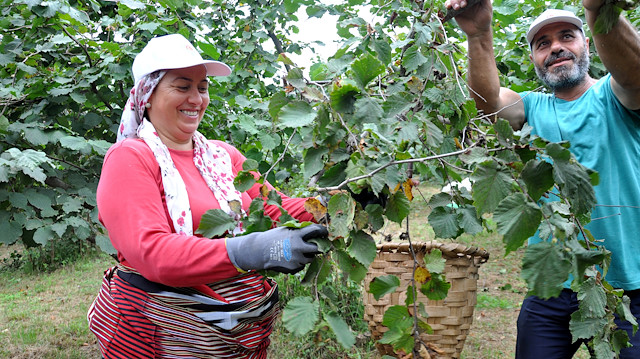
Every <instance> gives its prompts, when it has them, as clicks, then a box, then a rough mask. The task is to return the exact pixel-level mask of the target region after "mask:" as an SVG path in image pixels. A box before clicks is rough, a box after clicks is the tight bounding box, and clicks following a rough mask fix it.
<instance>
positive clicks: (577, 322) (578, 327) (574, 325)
mask: <svg viewBox="0 0 640 359" xmlns="http://www.w3.org/2000/svg"><path fill="white" fill-rule="evenodd" d="M606 325H607V319H606V318H590V317H588V316H584V315H583V313H582V310H576V311H575V312H573V314H571V320H570V321H569V330H570V331H571V337H572V340H573V341H576V340H578V339H590V338H593V337H594V336H595V335H596V334H598V333H599V332H600V331H601V330H602V328H604V327H605V326H606Z"/></svg>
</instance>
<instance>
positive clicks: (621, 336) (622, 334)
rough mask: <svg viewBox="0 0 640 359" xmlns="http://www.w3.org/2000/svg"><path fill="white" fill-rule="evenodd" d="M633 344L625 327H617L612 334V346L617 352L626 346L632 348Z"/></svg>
mask: <svg viewBox="0 0 640 359" xmlns="http://www.w3.org/2000/svg"><path fill="white" fill-rule="evenodd" d="M632 346H633V345H632V344H631V343H629V334H627V331H626V330H624V329H617V330H616V331H615V332H613V335H612V336H611V348H612V349H613V351H614V352H615V353H620V350H622V349H624V348H630V347H632Z"/></svg>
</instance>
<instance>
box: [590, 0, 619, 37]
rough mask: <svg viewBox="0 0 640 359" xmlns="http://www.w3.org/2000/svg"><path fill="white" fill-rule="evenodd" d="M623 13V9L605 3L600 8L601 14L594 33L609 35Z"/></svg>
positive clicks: (597, 19) (613, 4)
mask: <svg viewBox="0 0 640 359" xmlns="http://www.w3.org/2000/svg"><path fill="white" fill-rule="evenodd" d="M621 13H622V8H621V7H619V6H617V5H616V4H615V3H613V2H605V3H604V4H603V5H602V7H600V12H599V15H598V17H597V18H596V22H595V25H594V32H595V33H596V34H607V33H609V31H611V29H612V28H613V26H614V25H615V24H616V23H617V22H618V20H619V18H620V14H621Z"/></svg>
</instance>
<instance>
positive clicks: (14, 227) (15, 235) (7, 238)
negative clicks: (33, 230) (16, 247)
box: [0, 221, 22, 245]
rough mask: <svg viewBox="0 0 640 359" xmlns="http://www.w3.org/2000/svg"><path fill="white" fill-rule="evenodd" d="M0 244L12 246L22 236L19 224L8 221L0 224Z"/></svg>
mask: <svg viewBox="0 0 640 359" xmlns="http://www.w3.org/2000/svg"><path fill="white" fill-rule="evenodd" d="M0 233H2V235H1V236H0V243H2V244H6V245H12V244H14V243H15V242H16V241H17V240H18V239H19V238H20V236H22V228H21V226H20V224H18V223H15V222H9V221H2V222H0Z"/></svg>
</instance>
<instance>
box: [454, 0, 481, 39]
mask: <svg viewBox="0 0 640 359" xmlns="http://www.w3.org/2000/svg"><path fill="white" fill-rule="evenodd" d="M444 5H445V7H446V8H447V9H454V10H459V9H464V8H466V7H467V0H447V1H446V2H445V3H444ZM492 16H493V8H492V7H491V0H481V1H480V2H478V3H477V4H475V5H472V6H470V7H469V8H468V9H467V10H466V11H464V12H463V13H461V14H459V15H458V16H456V18H455V19H456V22H457V23H458V26H460V29H462V31H464V33H465V34H467V36H468V37H474V36H476V35H479V34H481V33H484V32H486V31H491V19H492Z"/></svg>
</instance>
